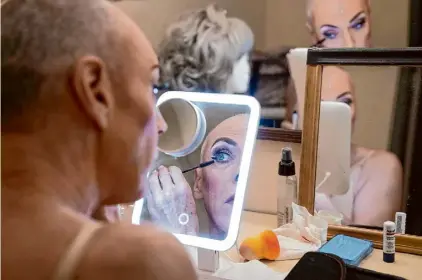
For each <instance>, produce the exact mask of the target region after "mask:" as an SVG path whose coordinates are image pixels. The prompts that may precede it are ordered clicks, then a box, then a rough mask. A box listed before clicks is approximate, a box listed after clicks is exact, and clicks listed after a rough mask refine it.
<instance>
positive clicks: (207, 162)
mask: <svg viewBox="0 0 422 280" xmlns="http://www.w3.org/2000/svg"><path fill="white" fill-rule="evenodd" d="M215 159H216V158H215V157H212V160H210V161H206V162H203V163H201V164H199V165H197V166H195V167H192V168H189V169H186V170H183V171H182V173H183V174H184V173H187V172H189V171H192V170H195V169H198V168H204V167H207V166H210V165H211V164H214V163H215Z"/></svg>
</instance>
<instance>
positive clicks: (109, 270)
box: [79, 224, 196, 280]
mask: <svg viewBox="0 0 422 280" xmlns="http://www.w3.org/2000/svg"><path fill="white" fill-rule="evenodd" d="M85 258H86V261H84V262H83V264H82V266H81V270H79V271H80V273H81V276H82V277H80V278H79V279H92V280H95V279H97V278H98V279H102V280H103V279H120V278H121V279H128V280H130V279H170V280H171V279H196V277H195V270H194V268H193V266H192V263H191V260H190V258H189V257H188V255H187V253H186V251H185V249H184V247H183V246H182V245H181V244H180V243H179V242H178V240H177V239H176V238H175V237H174V236H173V235H172V234H169V233H166V232H162V231H160V230H158V229H156V228H154V227H153V226H150V225H145V226H134V225H130V224H112V225H107V226H104V228H102V229H101V230H100V232H99V233H98V234H97V235H96V236H95V240H93V241H92V244H91V246H90V248H89V249H88V252H87V255H86V257H85Z"/></svg>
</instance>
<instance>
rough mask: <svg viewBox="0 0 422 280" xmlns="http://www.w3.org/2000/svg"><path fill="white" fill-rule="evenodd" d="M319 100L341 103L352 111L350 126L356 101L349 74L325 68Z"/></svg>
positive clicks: (336, 68)
mask: <svg viewBox="0 0 422 280" xmlns="http://www.w3.org/2000/svg"><path fill="white" fill-rule="evenodd" d="M321 100H325V101H338V102H343V103H345V104H347V105H349V106H350V109H351V111H352V126H353V124H354V123H355V119H356V99H355V93H354V86H353V83H352V80H351V78H350V75H349V73H347V72H346V71H345V70H344V69H342V68H340V67H337V66H325V67H324V70H323V76H322V87H321Z"/></svg>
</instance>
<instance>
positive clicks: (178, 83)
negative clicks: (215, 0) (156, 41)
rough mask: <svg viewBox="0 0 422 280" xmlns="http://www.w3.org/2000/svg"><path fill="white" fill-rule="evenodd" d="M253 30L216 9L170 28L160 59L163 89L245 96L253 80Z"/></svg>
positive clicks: (184, 17)
mask: <svg viewBox="0 0 422 280" xmlns="http://www.w3.org/2000/svg"><path fill="white" fill-rule="evenodd" d="M253 44H254V35H253V33H252V30H251V29H250V27H249V26H248V25H247V24H246V23H245V22H244V21H242V20H240V19H238V18H232V17H227V12H226V11H225V10H222V9H219V8H218V7H217V6H215V5H209V6H207V7H206V8H203V9H199V10H196V11H194V12H189V13H186V14H184V15H182V16H181V17H180V18H179V19H178V20H177V21H176V22H174V23H173V24H171V25H170V27H169V29H168V30H167V33H166V36H165V38H164V39H163V41H162V42H161V44H160V46H159V50H158V56H159V61H160V67H161V69H160V70H161V86H163V87H164V88H165V89H169V90H182V91H202V92H216V93H222V92H224V93H244V92H246V91H247V90H248V86H249V79H250V65H249V52H250V51H251V50H252V47H253Z"/></svg>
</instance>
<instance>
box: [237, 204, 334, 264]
mask: <svg viewBox="0 0 422 280" xmlns="http://www.w3.org/2000/svg"><path fill="white" fill-rule="evenodd" d="M292 207H293V221H292V223H290V224H286V225H283V226H281V227H279V228H277V229H274V230H266V231H263V232H261V234H260V235H258V236H254V237H250V238H247V239H245V240H244V241H243V242H242V244H241V245H240V248H239V252H240V255H241V256H242V257H243V258H245V259H246V260H259V259H267V260H293V259H300V258H301V257H302V256H303V255H304V254H305V253H307V252H310V251H317V250H318V249H319V248H320V247H321V246H322V245H323V244H324V243H325V242H327V230H328V222H327V221H326V220H325V219H323V218H321V217H318V216H312V215H311V214H309V212H308V210H307V209H306V208H305V207H302V206H299V205H297V204H295V203H292Z"/></svg>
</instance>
